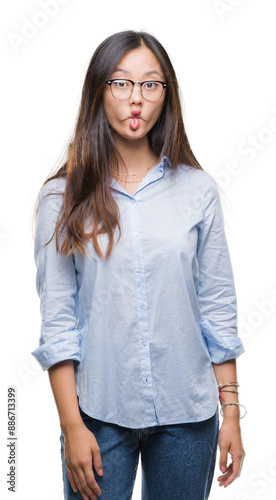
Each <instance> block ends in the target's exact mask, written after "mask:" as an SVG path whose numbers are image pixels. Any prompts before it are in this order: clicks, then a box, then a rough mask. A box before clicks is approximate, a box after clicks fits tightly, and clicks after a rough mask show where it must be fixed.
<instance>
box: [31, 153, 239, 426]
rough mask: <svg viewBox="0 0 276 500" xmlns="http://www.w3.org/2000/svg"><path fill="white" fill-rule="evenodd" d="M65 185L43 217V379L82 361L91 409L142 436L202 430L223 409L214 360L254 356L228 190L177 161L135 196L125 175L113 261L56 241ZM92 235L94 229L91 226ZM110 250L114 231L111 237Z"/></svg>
mask: <svg viewBox="0 0 276 500" xmlns="http://www.w3.org/2000/svg"><path fill="white" fill-rule="evenodd" d="M65 182H66V181H65V179H61V178H60V179H53V180H51V181H50V182H48V183H47V184H46V185H44V186H43V188H42V190H41V193H40V203H39V205H38V209H37V212H36V232H35V262H36V266H37V275H36V286H37V291H38V294H39V297H40V301H41V302H40V304H41V316H42V322H41V335H40V344H39V347H38V348H37V349H36V350H35V351H33V352H32V354H33V355H34V356H35V358H36V359H37V360H38V362H39V363H40V364H41V366H42V368H43V370H46V369H48V368H49V367H50V366H52V365H54V364H55V363H57V362H59V361H62V360H66V359H72V360H74V367H75V376H76V390H77V395H78V398H79V405H80V407H81V408H82V410H83V411H84V412H85V413H87V414H88V415H90V416H91V417H94V418H96V419H99V420H102V421H105V422H112V423H115V424H118V425H121V426H125V427H130V428H143V427H150V426H155V425H164V424H176V423H183V422H196V421H201V420H205V419H207V418H210V417H211V416H212V415H213V414H214V413H215V411H216V409H217V405H218V397H219V394H218V387H217V381H216V378H215V374H214V369H213V366H212V362H214V363H223V362H224V361H226V360H228V359H232V358H236V357H238V356H239V355H240V354H242V353H243V352H244V347H243V344H242V341H241V340H240V338H239V337H238V334H237V303H236V294H235V285H234V278H233V271H232V267H231V262H230V257H229V250H228V246H227V240H226V235H225V230H224V220H223V212H222V206H221V201H220V196H219V192H218V187H217V184H216V182H215V181H214V180H213V178H212V177H211V176H210V175H209V174H208V173H207V172H205V171H203V170H200V169H196V168H194V167H191V166H189V165H185V164H182V165H178V168H177V170H173V169H172V168H171V165H170V163H169V161H168V159H167V158H166V157H163V158H162V161H161V162H160V163H159V164H158V165H156V166H155V167H154V168H153V169H152V170H150V171H149V173H148V174H147V175H146V176H145V177H144V179H143V180H142V182H141V184H140V185H139V187H138V188H137V190H136V192H135V194H134V195H133V196H131V195H130V194H128V193H127V192H126V191H125V190H124V188H123V187H121V186H120V185H119V184H118V183H117V182H116V181H115V180H114V179H113V178H111V180H110V188H111V191H112V195H113V197H114V199H115V201H116V203H117V205H118V207H119V211H120V227H121V238H120V239H118V234H119V233H118V228H117V229H116V230H115V239H114V241H115V243H114V247H113V250H112V253H111V256H110V257H109V259H108V260H107V261H106V260H104V259H103V258H101V257H99V256H98V255H97V253H96V252H95V249H94V247H93V244H92V242H91V243H90V242H89V243H87V244H85V252H86V255H85V256H83V255H82V254H80V253H79V252H78V251H77V250H74V252H73V253H72V254H71V255H70V256H67V257H64V256H61V255H60V254H57V252H56V246H55V238H53V239H52V241H51V242H50V243H49V244H48V245H46V246H43V244H44V243H45V242H46V241H48V240H49V239H50V237H51V236H52V234H53V229H54V227H55V223H56V220H57V216H58V212H59V210H60V207H61V203H62V196H59V195H57V194H56V195H50V196H46V197H45V196H44V195H46V194H47V193H49V192H52V191H55V192H56V191H60V192H61V193H62V192H63V191H64V187H65ZM90 229H91V228H90ZM99 243H100V246H101V249H102V251H103V252H105V250H106V248H107V244H108V237H107V235H106V234H102V235H100V236H99Z"/></svg>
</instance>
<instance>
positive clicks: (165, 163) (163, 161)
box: [109, 155, 171, 193]
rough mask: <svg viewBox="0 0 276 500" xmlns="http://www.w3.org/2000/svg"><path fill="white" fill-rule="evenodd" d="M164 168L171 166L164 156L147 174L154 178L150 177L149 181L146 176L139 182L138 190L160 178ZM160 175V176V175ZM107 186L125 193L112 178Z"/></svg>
mask: <svg viewBox="0 0 276 500" xmlns="http://www.w3.org/2000/svg"><path fill="white" fill-rule="evenodd" d="M165 167H169V168H171V164H170V161H169V159H168V157H167V156H165V155H164V156H162V158H161V161H160V162H159V163H157V164H156V165H155V167H154V168H153V169H152V170H151V171H150V172H149V174H151V175H153V176H154V178H152V177H151V176H150V179H149V178H148V175H149V174H147V175H146V177H145V178H144V179H143V181H142V182H141V185H140V189H142V188H143V187H145V185H147V184H148V183H149V182H152V180H154V179H157V178H160V177H162V176H163V175H164V170H165ZM160 174H162V175H160ZM109 185H110V186H111V187H113V188H114V189H116V190H117V191H118V190H119V191H121V192H124V193H125V190H124V189H123V188H122V187H121V185H120V184H118V183H117V182H116V181H115V179H113V178H112V177H111V179H110V182H109ZM140 189H139V191H140Z"/></svg>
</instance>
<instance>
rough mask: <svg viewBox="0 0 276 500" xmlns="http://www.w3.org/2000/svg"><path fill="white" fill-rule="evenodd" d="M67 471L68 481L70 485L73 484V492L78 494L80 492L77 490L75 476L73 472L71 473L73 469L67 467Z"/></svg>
mask: <svg viewBox="0 0 276 500" xmlns="http://www.w3.org/2000/svg"><path fill="white" fill-rule="evenodd" d="M66 471H67V476H68V479H69V481H70V484H71V487H72V490H73V491H74V493H77V491H78V488H77V485H76V483H75V481H74V478H73V475H72V472H71V469H70V468H69V467H68V466H67V467H66Z"/></svg>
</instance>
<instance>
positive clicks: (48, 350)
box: [31, 332, 81, 371]
mask: <svg viewBox="0 0 276 500" xmlns="http://www.w3.org/2000/svg"><path fill="white" fill-rule="evenodd" d="M31 354H32V355H33V356H34V357H35V358H36V360H37V361H38V363H39V364H40V365H41V367H42V369H43V370H44V371H45V370H47V369H48V368H50V367H51V366H53V365H54V364H56V363H59V362H60V361H64V360H66V359H73V360H74V361H77V362H80V360H81V357H80V348H79V340H78V337H77V336H76V335H75V332H74V337H72V338H71V339H70V338H68V332H64V333H63V334H62V335H59V336H58V341H57V340H56V339H55V337H54V336H52V337H50V338H49V339H48V340H47V341H46V342H44V343H43V344H41V345H40V347H38V348H37V349H36V350H35V351H33V352H32V353H31Z"/></svg>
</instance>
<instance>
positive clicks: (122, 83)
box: [112, 80, 129, 89]
mask: <svg viewBox="0 0 276 500" xmlns="http://www.w3.org/2000/svg"><path fill="white" fill-rule="evenodd" d="M112 83H113V85H114V87H117V88H119V89H126V88H127V87H128V86H129V82H126V80H114V81H113V82H112Z"/></svg>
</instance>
